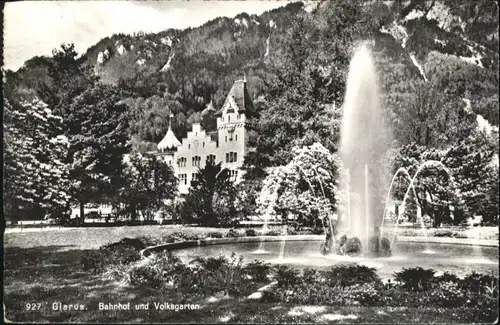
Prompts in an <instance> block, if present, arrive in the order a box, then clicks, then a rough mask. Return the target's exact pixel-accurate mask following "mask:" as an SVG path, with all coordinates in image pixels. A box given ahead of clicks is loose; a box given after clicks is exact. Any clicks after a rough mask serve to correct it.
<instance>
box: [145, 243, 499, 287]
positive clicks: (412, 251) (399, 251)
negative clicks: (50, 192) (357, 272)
mask: <svg viewBox="0 0 500 325" xmlns="http://www.w3.org/2000/svg"><path fill="white" fill-rule="evenodd" d="M285 238H286V244H285V246H284V252H283V256H284V257H283V258H282V259H280V258H279V256H280V253H281V250H282V249H283V246H282V240H283V239H285ZM423 238H425V237H423ZM323 240H324V236H322V235H293V236H260V237H236V238H207V239H204V240H196V241H185V242H179V243H170V244H165V245H158V246H153V247H148V248H146V249H144V250H143V251H142V252H141V253H142V254H143V255H148V254H150V253H152V252H161V251H164V250H171V251H172V252H173V253H174V254H175V255H177V256H178V257H180V258H181V260H183V261H184V262H189V261H191V260H192V259H195V258H197V257H207V256H220V255H225V256H230V255H231V253H233V252H234V253H235V254H236V255H242V256H243V258H244V262H251V261H253V260H256V259H257V260H262V261H265V262H269V263H271V264H285V265H288V266H292V267H296V268H299V269H304V268H316V269H327V268H330V267H332V266H335V265H338V264H348V263H356V264H362V265H366V266H369V267H374V268H376V269H377V272H378V274H379V275H380V276H381V277H382V278H385V279H387V278H391V277H392V275H393V273H394V272H398V271H401V270H402V269H403V268H409V267H423V268H432V269H435V270H436V271H437V272H445V271H448V272H452V273H455V274H457V275H458V276H464V275H465V274H467V273H469V272H471V271H476V272H479V273H489V274H491V273H493V274H495V275H497V276H498V261H499V259H498V241H496V242H495V241H491V240H474V241H473V240H471V239H463V238H432V239H429V238H427V239H426V242H423V241H418V240H421V238H418V237H398V242H397V243H396V245H395V246H394V248H393V255H392V256H391V257H378V258H373V257H365V256H355V257H351V256H339V255H326V256H324V255H322V254H321V253H320V251H319V246H320V244H321V243H322V242H323ZM431 240H436V242H431ZM261 241H264V246H263V250H261V251H259V247H260V245H261ZM473 243H474V244H473Z"/></svg>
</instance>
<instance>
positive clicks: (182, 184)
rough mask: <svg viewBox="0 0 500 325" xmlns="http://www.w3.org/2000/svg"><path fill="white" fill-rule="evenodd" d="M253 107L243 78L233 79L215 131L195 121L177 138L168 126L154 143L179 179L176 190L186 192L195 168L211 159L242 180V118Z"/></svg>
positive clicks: (244, 145) (244, 142)
mask: <svg viewBox="0 0 500 325" xmlns="http://www.w3.org/2000/svg"><path fill="white" fill-rule="evenodd" d="M253 113H255V108H254V105H253V102H252V99H251V98H250V95H249V93H248V91H247V89H246V80H245V78H244V79H243V80H237V81H236V82H235V83H234V85H233V87H232V88H231V90H230V92H229V94H228V96H227V97H226V100H225V102H224V104H223V106H222V108H221V109H220V110H219V111H218V112H217V113H216V116H217V130H216V131H213V132H206V131H205V130H203V129H202V127H201V125H200V124H199V123H194V124H193V125H192V129H191V131H189V132H188V133H187V136H186V138H184V139H182V140H181V141H179V140H178V139H177V137H176V136H175V134H174V132H173V131H172V128H171V126H170V125H169V128H168V131H167V133H166V135H165V137H164V138H163V139H162V140H161V141H160V142H159V143H158V146H157V149H158V151H157V154H158V155H160V156H161V157H162V158H163V159H164V160H165V161H166V162H167V163H168V164H169V165H171V166H172V168H173V170H174V172H175V175H176V176H177V178H178V180H179V193H180V194H187V193H188V191H189V187H190V185H191V181H192V180H194V178H195V177H196V174H197V173H198V170H199V169H200V168H204V167H205V165H206V164H207V163H208V162H209V161H211V162H213V163H215V164H218V163H221V165H222V168H227V169H229V170H230V171H231V176H232V178H233V180H234V181H235V182H239V181H241V179H242V176H243V171H242V170H241V169H240V168H241V167H242V166H243V161H244V157H245V156H246V154H247V152H248V146H247V140H248V139H247V137H248V136H247V132H246V121H247V118H248V117H249V116H251V115H252V114H253Z"/></svg>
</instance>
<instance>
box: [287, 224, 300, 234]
mask: <svg viewBox="0 0 500 325" xmlns="http://www.w3.org/2000/svg"><path fill="white" fill-rule="evenodd" d="M286 234H287V235H297V234H298V231H297V230H296V229H295V227H293V226H288V227H286Z"/></svg>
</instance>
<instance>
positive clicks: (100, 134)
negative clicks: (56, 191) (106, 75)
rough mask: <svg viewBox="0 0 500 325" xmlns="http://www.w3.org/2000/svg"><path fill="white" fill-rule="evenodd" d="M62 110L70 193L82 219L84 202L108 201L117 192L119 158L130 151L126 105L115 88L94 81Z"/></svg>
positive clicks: (119, 169) (110, 200)
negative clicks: (91, 85)
mask: <svg viewBox="0 0 500 325" xmlns="http://www.w3.org/2000/svg"><path fill="white" fill-rule="evenodd" d="M64 111H65V113H66V114H65V115H66V116H68V117H67V119H66V123H65V124H66V126H65V131H66V135H67V137H68V138H69V154H68V160H69V162H70V166H71V167H70V176H71V179H72V181H73V184H72V191H71V192H72V196H73V198H74V200H75V201H76V202H78V203H79V204H80V217H81V218H83V216H84V205H85V203H87V202H107V203H110V202H112V200H113V198H114V197H116V195H117V192H118V189H119V185H120V173H121V170H122V168H123V165H122V157H123V155H124V154H126V153H127V152H128V150H129V141H128V138H129V137H128V123H127V120H126V116H125V112H126V106H125V105H124V104H122V103H120V96H119V93H118V90H117V89H116V88H114V87H113V86H105V85H102V84H99V83H96V84H95V85H93V87H91V88H89V89H87V90H85V91H84V92H83V93H82V94H81V95H79V96H77V97H76V98H74V99H73V101H72V103H71V104H70V105H69V106H68V107H66V108H65V110H64Z"/></svg>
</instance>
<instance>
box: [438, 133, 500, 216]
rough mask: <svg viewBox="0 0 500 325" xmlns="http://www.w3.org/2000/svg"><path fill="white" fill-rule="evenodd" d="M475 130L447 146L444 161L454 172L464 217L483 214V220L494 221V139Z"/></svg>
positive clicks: (495, 169) (495, 186)
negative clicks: (468, 135)
mask: <svg viewBox="0 0 500 325" xmlns="http://www.w3.org/2000/svg"><path fill="white" fill-rule="evenodd" d="M474 133H475V134H474V135H473V136H472V137H469V138H466V139H464V140H461V141H460V142H458V143H456V144H454V145H452V146H450V148H449V149H448V150H447V152H446V155H445V157H444V159H443V163H444V164H445V165H446V166H448V167H449V168H450V170H451V172H452V173H453V178H454V182H455V183H456V186H457V188H458V190H459V192H460V196H461V199H462V205H461V206H459V207H458V208H459V209H458V210H459V212H460V213H462V214H464V215H465V216H473V215H482V216H483V218H484V220H489V221H493V220H494V219H495V218H496V216H497V215H498V201H495V203H493V202H492V201H493V199H494V198H495V197H498V165H495V163H494V159H495V156H496V155H497V153H496V152H495V144H494V143H493V141H495V140H494V139H491V138H489V136H488V135H487V134H485V133H484V132H481V131H479V130H477V131H476V132H474ZM495 142H496V141H495ZM496 157H498V156H496Z"/></svg>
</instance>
